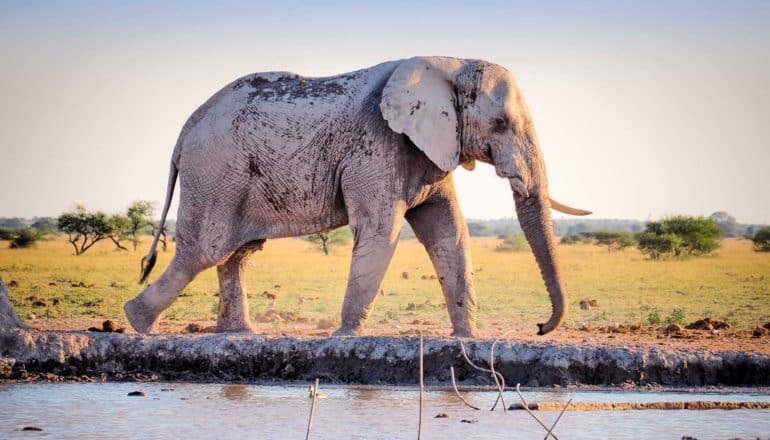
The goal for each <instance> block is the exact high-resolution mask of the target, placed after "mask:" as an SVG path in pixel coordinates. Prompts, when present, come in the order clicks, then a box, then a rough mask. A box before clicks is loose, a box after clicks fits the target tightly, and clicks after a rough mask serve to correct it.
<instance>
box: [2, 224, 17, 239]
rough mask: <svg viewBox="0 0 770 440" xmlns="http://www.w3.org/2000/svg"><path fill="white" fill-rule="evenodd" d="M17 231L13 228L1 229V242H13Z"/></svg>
mask: <svg viewBox="0 0 770 440" xmlns="http://www.w3.org/2000/svg"><path fill="white" fill-rule="evenodd" d="M15 232H16V231H15V230H13V229H11V228H6V227H0V240H13V236H14V233H15Z"/></svg>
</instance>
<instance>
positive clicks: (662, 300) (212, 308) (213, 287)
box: [0, 238, 770, 332]
mask: <svg viewBox="0 0 770 440" xmlns="http://www.w3.org/2000/svg"><path fill="white" fill-rule="evenodd" d="M499 242H500V240H497V239H493V238H474V239H472V250H473V267H474V272H475V285H476V294H477V297H478V302H479V306H480V320H479V321H480V327H481V328H482V329H483V328H501V327H532V328H534V325H535V323H536V322H542V320H544V319H546V318H547V317H548V314H549V309H550V305H549V301H548V297H547V295H546V293H545V289H544V286H543V282H542V280H541V279H540V275H539V272H538V271H537V268H536V265H535V262H534V258H533V256H532V254H531V253H529V252H511V253H502V252H497V251H495V247H496V246H497V244H498V243H499ZM147 247H148V242H147V241H145V242H144V243H142V245H140V247H139V249H138V250H137V251H136V252H133V251H129V252H123V251H116V250H114V246H113V245H112V244H111V243H104V242H102V243H99V244H97V245H96V246H94V248H93V249H91V250H90V251H88V252H87V253H86V254H85V255H82V256H79V257H76V256H74V255H73V253H72V248H71V247H70V245H69V244H68V243H67V242H66V241H65V240H64V239H62V238H56V239H53V240H49V241H42V242H40V243H39V244H38V245H37V246H36V247H34V248H31V249H21V250H12V249H8V248H7V244H6V243H5V242H3V243H2V244H0V276H2V277H3V279H4V280H5V281H6V283H8V282H10V281H11V280H14V281H16V283H17V284H18V286H17V287H13V288H11V289H10V295H11V299H12V301H13V303H14V305H15V306H16V307H17V310H18V311H19V314H20V315H21V316H22V317H24V316H25V315H26V314H27V313H28V312H34V313H35V314H36V315H38V316H40V317H49V318H96V317H99V318H102V317H104V318H111V319H115V318H122V304H123V303H124V302H125V301H126V300H128V299H130V298H132V297H133V296H134V295H136V294H137V293H139V291H140V290H141V286H139V285H138V284H137V279H138V275H139V260H140V259H141V257H142V256H143V255H144V254H145V253H146V251H147ZM172 255H173V244H171V246H170V249H169V251H168V252H160V253H159V258H158V264H157V266H156V268H155V271H154V273H153V275H152V276H151V278H150V280H151V281H152V280H153V279H154V278H156V277H157V276H159V275H160V274H161V273H162V271H163V270H164V269H165V267H166V266H167V264H168V261H169V260H170V258H171V257H172ZM559 255H560V257H561V263H562V268H563V270H564V276H565V279H566V284H567V288H568V290H569V292H570V300H569V304H570V315H569V319H568V320H567V322H566V326H567V327H576V326H577V325H578V323H580V322H583V321H594V322H625V323H629V324H643V325H645V324H654V323H655V321H656V317H657V318H660V320H661V322H665V321H666V320H667V319H668V320H680V321H681V320H686V321H687V322H689V321H692V320H695V319H699V318H703V317H705V316H710V317H715V318H723V319H726V320H727V321H728V322H729V323H731V324H733V325H734V326H738V327H740V328H753V327H754V326H756V325H757V324H759V323H764V322H767V321H769V320H770V254H768V253H758V252H753V251H752V250H751V242H749V241H745V240H725V241H723V242H722V246H721V248H720V249H719V250H718V252H717V254H716V255H713V256H709V257H702V258H692V259H689V260H684V261H648V260H645V259H644V257H643V256H642V255H641V254H639V253H638V252H637V251H636V250H635V249H629V250H625V251H621V252H615V253H608V252H607V251H606V248H602V247H598V246H594V245H572V246H559ZM349 262H350V247H349V246H347V247H343V248H337V249H334V250H333V252H332V254H331V255H329V256H325V255H323V253H321V252H320V251H319V250H318V249H317V248H316V246H315V245H313V244H311V243H308V242H305V241H302V240H298V239H281V240H272V241H268V243H267V244H266V245H265V250H264V251H262V252H258V253H256V254H255V255H254V256H253V257H252V258H251V261H250V263H249V264H248V265H247V268H246V272H247V274H246V279H245V289H246V291H247V292H248V294H249V304H250V312H251V314H252V315H257V314H260V313H264V312H265V311H267V310H270V309H273V310H276V311H280V312H294V313H297V314H298V315H299V316H302V317H305V318H309V319H311V320H317V321H324V322H327V323H328V322H330V321H331V322H338V320H339V312H340V309H341V306H342V298H343V292H344V290H345V284H346V279H347V271H348V264H349ZM404 272H406V273H408V279H405V278H404V277H403V273H404ZM433 274H434V272H433V268H432V266H431V264H430V261H429V260H428V257H427V255H426V253H425V251H424V249H423V248H422V246H421V245H420V244H419V243H418V242H417V241H415V240H403V241H402V242H401V243H400V244H399V246H398V250H397V252H396V255H395V257H394V259H393V262H392V263H391V265H390V268H389V270H388V273H387V275H386V276H385V280H384V281H383V284H382V294H381V295H378V296H377V301H376V303H375V308H374V312H373V315H372V317H371V318H370V322H386V321H387V322H404V323H409V322H412V321H414V320H420V321H427V322H428V323H430V324H432V325H435V326H437V327H438V328H440V329H448V328H449V319H448V317H447V315H446V311H445V310H444V309H443V308H442V304H443V302H444V301H443V296H442V294H441V290H440V287H439V284H438V282H437V281H436V280H435V279H430V276H431V275H433ZM80 283H82V284H84V285H86V286H90V285H93V286H91V287H81V286H80ZM217 291H218V282H217V277H216V271H215V270H214V269H209V270H207V271H205V272H203V273H201V274H200V275H199V276H198V277H197V278H196V279H195V280H194V281H193V282H192V283H191V284H190V285H189V286H188V287H187V288H186V289H185V291H184V293H183V295H182V296H181V297H180V298H179V299H178V300H177V302H176V303H174V305H173V306H172V307H171V308H170V309H169V310H168V312H167V315H166V318H167V319H171V320H184V321H210V320H214V319H216V310H217V307H218V298H217V297H216V296H215V295H216V294H217ZM264 291H268V292H270V293H273V294H275V296H276V299H275V300H271V299H269V298H267V297H266V296H263V295H262V293H263V292H264ZM32 297H34V298H32ZM30 298H32V299H30ZM581 299H595V300H597V301H598V303H599V305H600V307H598V308H594V309H591V310H588V311H585V310H580V308H579V307H578V302H579V301H580V300H581ZM54 300H58V301H54ZM35 301H42V302H43V303H45V305H40V304H38V305H37V306H36V305H34V304H33V303H34V302H35ZM55 302H57V304H54V303H55ZM276 325H280V324H276ZM447 332H448V330H447Z"/></svg>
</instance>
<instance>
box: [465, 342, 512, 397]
mask: <svg viewBox="0 0 770 440" xmlns="http://www.w3.org/2000/svg"><path fill="white" fill-rule="evenodd" d="M459 342H460V351H461V352H462V354H463V358H464V359H465V362H467V363H468V365H470V366H471V367H473V368H475V369H477V370H479V371H483V372H485V373H493V374H494V375H495V376H498V377H499V378H500V380H502V381H503V388H505V385H504V384H505V379H503V375H502V374H500V373H496V372H493V371H492V370H489V369H487V368H482V367H479V366H478V365H476V364H474V363H473V361H471V359H470V358H469V357H468V354H467V353H466V352H465V345H464V344H463V341H462V339H460V340H459ZM495 382H497V381H495ZM497 391H498V394H497V399H496V400H495V404H494V405H492V411H493V410H494V409H495V407H496V406H497V402H499V401H500V396H501V395H502V393H501V392H500V388H498V390H497Z"/></svg>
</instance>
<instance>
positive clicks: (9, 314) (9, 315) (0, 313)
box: [0, 278, 26, 329]
mask: <svg viewBox="0 0 770 440" xmlns="http://www.w3.org/2000/svg"><path fill="white" fill-rule="evenodd" d="M24 327H26V326H25V325H24V324H22V322H21V320H20V319H19V317H18V315H16V312H15V311H14V310H13V305H12V304H11V300H10V299H8V288H7V287H5V283H3V279H2V278H0V329H10V328H24Z"/></svg>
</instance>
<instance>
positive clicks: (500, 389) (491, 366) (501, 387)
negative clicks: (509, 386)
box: [489, 330, 513, 412]
mask: <svg viewBox="0 0 770 440" xmlns="http://www.w3.org/2000/svg"><path fill="white" fill-rule="evenodd" d="M512 331H513V330H508V331H507V332H505V333H503V334H502V336H500V337H499V338H497V339H495V341H494V342H492V348H491V349H490V350H489V369H490V371H491V372H492V377H493V378H494V379H495V384H496V385H497V391H498V393H499V394H498V397H499V400H500V402H501V403H502V404H503V412H506V411H507V410H508V407H507V406H506V405H505V397H503V390H505V379H503V375H502V374H500V380H498V379H497V376H498V373H497V372H495V345H497V343H498V342H500V339H502V338H504V337H506V336H508V333H510V332H512ZM500 382H502V384H501V383H500ZM496 406H497V400H495V404H494V405H492V411H494V410H495V407H496Z"/></svg>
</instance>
